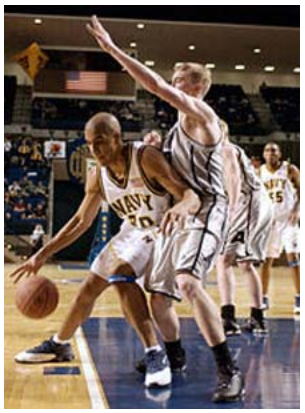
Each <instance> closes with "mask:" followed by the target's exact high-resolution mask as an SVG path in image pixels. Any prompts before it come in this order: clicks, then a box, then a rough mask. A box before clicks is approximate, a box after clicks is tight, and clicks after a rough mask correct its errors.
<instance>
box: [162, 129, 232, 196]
mask: <svg viewBox="0 0 305 413" xmlns="http://www.w3.org/2000/svg"><path fill="white" fill-rule="evenodd" d="M221 147H222V143H221V142H219V143H217V144H216V145H211V146H209V145H203V144H200V143H199V142H197V141H195V140H194V139H192V138H191V137H190V136H188V135H187V134H186V132H185V131H184V130H183V128H182V126H181V123H180V122H179V121H178V122H177V123H176V124H175V125H174V126H173V128H172V129H171V130H170V132H169V134H168V136H167V138H166V139H165V141H164V145H163V149H162V150H163V153H164V155H165V156H166V157H167V159H168V160H169V162H170V163H171V164H172V165H173V167H174V168H175V169H176V171H177V172H178V173H179V174H180V175H181V176H182V178H183V179H184V180H185V181H186V182H187V183H188V184H189V185H190V187H191V188H192V189H193V190H194V191H195V192H197V194H198V195H202V196H210V197H214V196H218V198H223V199H226V195H225V190H224V182H223V159H222V153H221Z"/></svg>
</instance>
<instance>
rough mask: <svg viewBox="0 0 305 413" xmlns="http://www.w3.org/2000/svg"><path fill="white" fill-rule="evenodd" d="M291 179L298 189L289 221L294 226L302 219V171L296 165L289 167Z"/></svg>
mask: <svg viewBox="0 0 305 413" xmlns="http://www.w3.org/2000/svg"><path fill="white" fill-rule="evenodd" d="M289 178H290V181H291V182H292V184H293V186H294V187H295V189H296V195H297V199H296V202H295V204H294V207H293V209H292V212H291V214H290V219H289V220H290V223H291V224H292V225H296V224H297V223H298V222H299V219H300V171H299V169H298V168H297V167H296V166H295V165H289Z"/></svg>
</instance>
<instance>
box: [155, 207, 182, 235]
mask: <svg viewBox="0 0 305 413" xmlns="http://www.w3.org/2000/svg"><path fill="white" fill-rule="evenodd" d="M187 216H188V211H187V209H186V208H185V205H184V204H183V203H182V202H179V203H178V204H176V205H175V206H174V207H173V208H170V209H169V210H168V211H166V213H165V214H164V216H163V219H162V221H161V224H160V230H161V232H162V233H163V234H164V235H170V234H171V233H172V231H173V229H174V228H175V227H178V228H179V229H183V228H184V224H185V220H186V218H187Z"/></svg>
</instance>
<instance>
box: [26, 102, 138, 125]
mask: <svg viewBox="0 0 305 413" xmlns="http://www.w3.org/2000/svg"><path fill="white" fill-rule="evenodd" d="M97 112H110V113H113V114H114V115H115V116H117V117H118V119H119V120H120V123H121V125H122V129H123V130H124V131H126V132H139V131H140V130H141V127H142V123H141V117H140V116H139V113H138V112H137V110H136V109H135V107H134V102H133V101H110V100H89V99H87V100H86V99H54V98H47V99H46V98H35V99H34V100H33V103H32V126H33V127H35V128H47V129H72V130H73V129H75V130H83V129H84V126H85V123H86V122H87V121H88V119H89V118H90V117H91V116H93V115H94V114H95V113H97Z"/></svg>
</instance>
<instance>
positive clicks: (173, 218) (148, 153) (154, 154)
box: [140, 146, 201, 234]
mask: <svg viewBox="0 0 305 413" xmlns="http://www.w3.org/2000/svg"><path fill="white" fill-rule="evenodd" d="M140 163H141V167H142V169H143V171H144V173H145V175H146V177H147V178H148V179H149V180H150V182H156V183H157V184H159V185H161V186H162V187H163V188H164V189H165V190H166V191H167V192H169V193H170V194H171V195H172V196H173V197H174V198H175V200H176V201H178V202H177V203H176V205H175V206H174V207H172V208H170V209H169V210H168V211H167V212H166V213H165V215H164V217H163V220H162V222H161V225H160V228H161V231H162V232H163V233H166V234H167V233H170V232H171V230H172V228H173V226H174V224H175V222H177V223H178V224H179V226H180V227H183V225H184V221H185V219H186V217H187V216H188V215H195V214H196V213H197V212H198V210H199V209H200V206H201V202H200V199H199V197H198V195H197V194H196V193H195V192H194V191H193V190H192V189H191V188H190V187H189V186H188V185H187V184H186V183H185V182H184V181H183V180H182V178H181V177H180V176H179V175H178V174H177V172H176V171H175V170H174V169H173V167H172V166H171V165H170V164H169V163H168V162H167V160H166V158H165V157H164V155H163V153H162V152H160V151H159V150H158V149H156V148H154V147H153V146H146V147H145V148H144V149H143V152H142V156H141V159H140Z"/></svg>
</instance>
